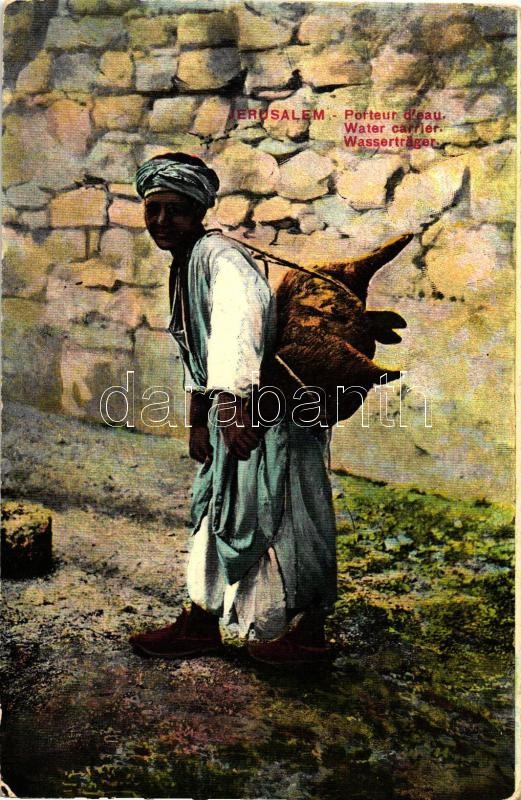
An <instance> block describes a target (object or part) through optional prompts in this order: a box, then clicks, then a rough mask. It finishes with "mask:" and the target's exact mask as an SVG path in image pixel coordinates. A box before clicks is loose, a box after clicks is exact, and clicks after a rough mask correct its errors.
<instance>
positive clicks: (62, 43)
mask: <svg viewBox="0 0 521 800" xmlns="http://www.w3.org/2000/svg"><path fill="white" fill-rule="evenodd" d="M125 35H126V34H125V29H124V27H123V21H122V20H121V19H120V18H119V17H96V16H87V17H83V19H80V20H79V21H76V20H73V19H71V18H70V17H53V18H52V19H51V20H50V22H49V27H48V28H47V36H46V38H45V47H46V48H47V49H48V50H76V49H78V48H80V47H109V46H110V45H114V44H116V43H120V44H122V43H124V41H125Z"/></svg>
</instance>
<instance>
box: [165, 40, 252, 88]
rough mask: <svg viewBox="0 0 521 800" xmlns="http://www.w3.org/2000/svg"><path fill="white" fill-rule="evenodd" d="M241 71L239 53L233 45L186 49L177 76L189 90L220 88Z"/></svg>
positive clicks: (180, 57)
mask: <svg viewBox="0 0 521 800" xmlns="http://www.w3.org/2000/svg"><path fill="white" fill-rule="evenodd" d="M240 71H241V63H240V59H239V53H238V52H237V50H236V49H235V48H233V47H219V48H211V47H210V48H205V49H203V50H185V51H184V52H182V53H181V55H180V56H179V64H178V69H177V77H178V78H179V80H180V81H182V82H183V84H184V85H185V87H186V89H187V90H190V89H192V90H201V89H219V88H222V87H223V86H226V84H227V83H229V82H230V81H231V80H232V79H233V78H235V77H237V75H238V74H239V72H240Z"/></svg>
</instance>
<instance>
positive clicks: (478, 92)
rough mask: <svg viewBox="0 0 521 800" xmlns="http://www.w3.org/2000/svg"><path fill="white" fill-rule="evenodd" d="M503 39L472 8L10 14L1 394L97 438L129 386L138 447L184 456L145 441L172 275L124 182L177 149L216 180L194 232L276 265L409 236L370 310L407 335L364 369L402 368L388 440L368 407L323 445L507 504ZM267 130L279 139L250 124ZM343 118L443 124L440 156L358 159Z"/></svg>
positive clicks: (509, 224)
mask: <svg viewBox="0 0 521 800" xmlns="http://www.w3.org/2000/svg"><path fill="white" fill-rule="evenodd" d="M515 34H516V12H515V10H513V9H508V8H499V7H489V8H485V7H478V6H469V5H451V6H434V5H425V6H421V5H412V4H409V5H403V6H396V5H392V6H391V5H388V6H386V5H378V6H376V5H370V4H369V5H364V4H354V5H352V4H349V5H341V6H338V5H333V4H325V3H300V2H299V3H280V4H276V3H260V2H255V1H254V2H251V3H248V4H233V3H230V4H225V3H219V2H197V3H194V2H191V3H190V2H188V3H183V2H173V0H170V2H152V1H151V0H148V2H147V1H146V0H143V1H142V2H139V0H43V1H41V0H33V1H32V2H30V1H29V2H13V3H12V4H11V5H9V6H8V7H7V8H6V9H5V25H4V38H5V59H6V69H5V75H6V81H5V84H6V85H5V92H4V104H5V105H4V124H5V134H4V170H3V171H4V175H3V179H4V242H5V245H4V252H5V265H4V273H3V275H4V277H3V281H4V300H3V319H4V387H5V388H4V397H6V398H15V399H18V400H23V401H26V402H29V403H34V404H35V405H37V406H39V407H41V408H45V409H49V410H59V411H61V412H63V413H65V414H73V415H76V416H79V417H85V418H89V419H99V401H100V396H101V394H102V392H103V391H104V389H106V388H107V387H108V386H110V385H116V384H125V383H126V372H127V371H130V370H134V371H135V381H136V384H135V396H136V402H137V414H136V418H135V424H136V426H137V427H138V428H141V429H143V430H147V431H148V432H150V431H152V432H154V433H168V434H172V433H173V434H177V435H181V433H182V427H178V428H177V429H176V428H172V427H169V426H168V425H163V426H158V427H156V428H151V426H150V424H148V425H143V423H142V422H141V421H140V414H139V411H140V410H141V408H142V406H143V405H144V402H143V401H141V400H140V397H141V393H142V390H143V388H146V387H148V386H152V385H156V386H157V385H162V386H167V387H170V388H171V389H172V391H173V393H174V394H175V396H176V398H178V400H177V402H178V405H182V403H183V398H182V394H181V393H180V389H179V386H180V384H179V376H180V364H179V359H178V356H177V354H176V349H175V346H174V344H173V342H172V341H171V340H170V337H169V336H168V334H167V333H166V332H165V326H166V324H167V321H168V299H167V294H168V292H167V276H168V265H169V260H170V259H169V256H165V254H164V253H161V252H160V251H158V250H156V249H155V248H154V247H153V246H151V243H150V240H149V238H148V235H147V234H146V233H145V232H144V226H143V221H142V210H141V205H140V202H139V200H138V198H137V197H136V194H135V191H134V188H133V183H132V181H133V175H134V172H135V169H136V166H137V165H138V164H139V163H140V162H141V161H143V160H144V159H146V158H148V157H150V156H152V155H154V154H158V153H161V152H164V151H165V150H173V149H174V150H175V149H178V150H184V151H187V152H190V153H193V154H197V155H201V156H202V157H203V158H205V159H206V160H207V161H208V162H209V163H211V164H212V165H213V166H214V168H215V169H216V171H217V172H218V174H219V176H220V179H221V190H220V194H219V200H218V204H217V206H216V208H215V209H213V210H212V211H211V213H209V214H208V215H207V219H206V223H207V224H208V225H210V226H218V227H221V228H222V229H223V230H224V231H225V232H229V233H230V235H232V236H234V237H236V238H238V239H242V240H244V241H249V242H250V243H252V244H254V245H256V246H257V247H261V248H263V249H266V250H268V251H270V252H273V253H276V254H278V255H280V256H281V257H283V258H290V259H292V260H295V261H300V262H301V263H303V264H304V263H307V264H313V263H317V262H320V261H326V260H329V259H335V260H339V259H341V258H342V257H344V256H352V255H356V254H359V253H363V252H365V251H367V250H369V249H372V248H373V247H376V246H377V245H379V244H381V243H382V242H383V241H385V240H386V239H388V238H390V237H392V236H394V235H396V234H397V233H403V232H406V231H412V232H413V233H414V234H415V238H414V240H413V242H412V243H411V244H410V245H409V246H408V248H407V249H406V250H405V251H404V252H403V253H402V254H401V256H400V257H399V258H398V259H397V260H396V261H395V262H393V264H392V265H391V266H389V267H388V268H385V269H383V270H382V271H381V272H380V273H379V274H378V275H377V276H376V277H375V279H374V280H373V282H372V284H371V290H370V294H369V302H368V305H369V307H370V308H394V309H396V310H398V311H399V312H400V313H402V314H403V315H404V316H405V317H406V319H407V321H408V323H409V327H408V330H407V331H406V332H405V334H404V339H403V343H402V344H401V345H398V346H395V347H394V349H393V348H392V347H389V346H387V347H383V346H382V347H381V348H379V350H378V351H377V358H376V360H377V361H378V362H379V363H381V364H382V365H384V366H389V367H391V366H392V367H395V366H399V367H400V368H402V369H403V370H405V371H406V375H405V376H404V379H403V385H402V389H401V392H400V393H398V392H397V391H395V392H394V395H398V394H400V397H401V403H402V408H401V410H402V417H401V426H400V416H399V399H400V398H399V397H398V396H394V397H391V399H390V401H389V409H388V414H387V416H386V417H385V418H384V417H380V416H379V410H378V405H377V402H378V398H377V397H376V394H375V395H374V397H373V398H372V400H371V402H370V403H369V404H368V407H367V408H366V411H367V414H366V419H365V424H366V425H368V427H362V425H361V422H362V419H361V415H360V414H358V415H357V416H356V417H354V418H353V419H351V420H350V421H349V422H348V423H346V424H345V426H344V427H343V428H342V429H338V430H337V432H336V434H335V437H334V446H333V461H334V463H335V464H336V465H337V466H343V467H345V468H347V469H349V470H352V471H354V472H355V473H359V474H364V475H368V476H370V477H373V478H378V479H384V480H390V481H396V482H406V483H412V484H416V485H419V486H423V487H430V488H433V487H435V488H438V489H439V490H440V491H444V492H455V493H458V494H460V493H470V494H471V495H474V496H476V497H488V498H503V499H507V498H509V497H510V496H511V493H512V483H513V478H512V475H513V457H512V446H513V429H512V425H513V417H512V414H513V318H514V269H513V257H512V242H513V230H514V215H515V180H514V176H515V117H514V114H515V100H514V92H515V52H516V38H515ZM274 109H277V110H278V111H279V117H281V116H283V115H282V114H280V112H281V111H283V110H284V109H286V110H288V111H289V112H290V115H289V116H290V118H289V119H281V118H279V119H273V118H270V117H268V119H264V120H262V119H259V116H260V114H259V112H260V111H265V110H268V112H270V111H273V110H274ZM345 109H352V110H353V113H355V112H363V111H364V110H379V111H384V110H385V109H387V110H395V111H396V112H397V113H398V114H400V115H402V114H403V112H404V111H406V110H410V111H411V114H412V109H416V112H417V111H423V112H425V111H429V110H430V111H432V110H435V111H441V112H442V113H443V115H444V119H443V122H442V123H440V124H439V127H442V130H441V131H438V132H437V134H436V145H435V146H434V147H421V148H420V149H414V148H412V149H411V148H408V147H395V146H389V147H379V148H375V147H368V148H365V149H364V148H362V149H355V148H353V147H349V146H345V144H344V139H343V137H344V131H343V121H344V120H343V116H344V111H345ZM322 110H323V111H324V114H323V115H322V118H321V113H314V112H321V111H322ZM292 116H293V117H295V118H291V117H292ZM413 118H415V119H417V114H416V116H415V117H413ZM280 276H281V270H280V269H277V268H275V269H272V271H271V277H272V280H273V281H274V283H276V282H277V280H279V279H280ZM421 392H424V393H425V394H426V395H427V397H428V405H429V409H430V412H431V413H432V427H425V424H424V417H423V396H422V394H421ZM175 415H176V416H177V417H178V419H177V421H178V422H181V423H182V418H181V419H179V413H178V412H175ZM157 418H158V417H157V416H156V419H157ZM150 419H151V418H150ZM170 419H171V420H172V417H170ZM149 421H150V420H149ZM392 423H394V426H393V427H391V426H392Z"/></svg>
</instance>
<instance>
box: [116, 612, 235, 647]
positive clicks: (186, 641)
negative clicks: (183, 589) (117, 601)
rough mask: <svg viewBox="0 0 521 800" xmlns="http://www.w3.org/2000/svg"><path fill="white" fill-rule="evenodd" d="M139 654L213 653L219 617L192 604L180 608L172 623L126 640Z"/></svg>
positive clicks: (219, 644)
mask: <svg viewBox="0 0 521 800" xmlns="http://www.w3.org/2000/svg"><path fill="white" fill-rule="evenodd" d="M129 642H130V644H131V645H132V648H133V650H134V651H135V652H136V653H138V654H139V655H140V656H149V657H152V658H188V657H190V656H199V655H204V654H205V653H215V652H217V651H219V650H221V649H222V647H223V644H222V640H221V632H220V630H219V619H218V617H216V616H215V615H214V614H210V613H209V612H208V611H205V610H204V609H202V608H200V607H199V606H197V605H196V604H195V603H192V605H191V607H190V609H186V608H184V609H183V611H182V613H181V615H180V616H179V617H178V618H177V619H176V621H175V622H174V623H173V624H172V625H167V626H166V627H165V628H159V629H158V630H155V631H150V632H149V633H137V634H134V636H131V637H130V639H129Z"/></svg>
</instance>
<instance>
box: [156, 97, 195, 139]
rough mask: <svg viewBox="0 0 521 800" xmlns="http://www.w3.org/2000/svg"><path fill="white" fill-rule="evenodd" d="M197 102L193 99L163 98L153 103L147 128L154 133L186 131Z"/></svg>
mask: <svg viewBox="0 0 521 800" xmlns="http://www.w3.org/2000/svg"><path fill="white" fill-rule="evenodd" d="M196 107H197V100H196V98H195V97H165V98H162V99H160V100H156V101H155V102H154V106H153V108H152V113H151V114H150V119H149V123H148V124H149V127H150V130H151V131H154V133H170V132H171V131H186V130H187V129H188V128H189V127H190V124H191V122H192V119H193V116H194V113H195V109H196Z"/></svg>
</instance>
